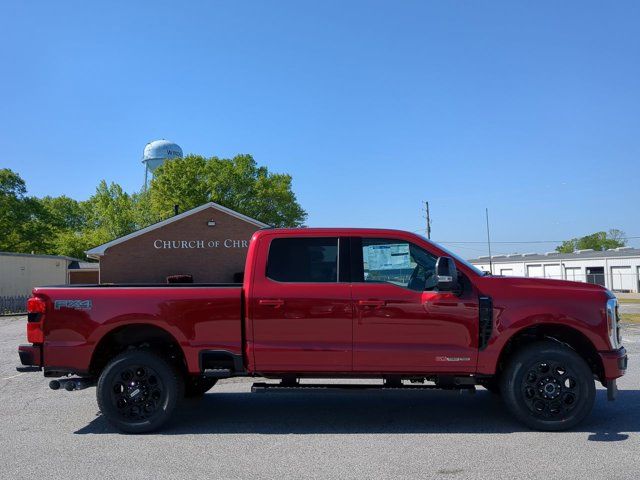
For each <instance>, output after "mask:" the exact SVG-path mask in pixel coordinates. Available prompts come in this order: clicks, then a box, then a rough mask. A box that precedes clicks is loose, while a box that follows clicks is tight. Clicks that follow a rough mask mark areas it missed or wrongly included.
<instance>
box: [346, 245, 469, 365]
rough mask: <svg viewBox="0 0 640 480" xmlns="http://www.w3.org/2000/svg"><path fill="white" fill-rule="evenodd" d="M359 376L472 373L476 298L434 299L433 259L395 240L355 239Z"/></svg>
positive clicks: (447, 295) (437, 296)
mask: <svg viewBox="0 0 640 480" xmlns="http://www.w3.org/2000/svg"><path fill="white" fill-rule="evenodd" d="M351 254H352V257H353V262H352V268H353V270H354V271H352V280H353V283H352V297H353V301H354V306H355V318H354V329H353V330H354V360H353V362H354V365H353V368H354V370H356V371H375V372H406V373H411V372H415V373H430V372H434V373H437V372H473V371H475V368H476V361H477V350H478V296H477V293H476V292H475V291H474V290H473V287H472V286H471V285H470V284H469V283H468V282H466V285H465V289H464V291H463V292H462V294H461V295H459V296H457V295H455V294H453V293H450V292H442V293H438V292H436V291H434V287H435V286H436V283H437V280H436V277H435V262H436V260H437V258H436V256H435V255H433V254H431V253H429V252H428V251H427V250H426V249H425V248H422V247H420V246H418V245H415V244H413V243H411V242H408V241H406V240H401V239H395V238H362V239H352V248H351Z"/></svg>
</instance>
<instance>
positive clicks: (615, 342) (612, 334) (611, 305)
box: [607, 298, 622, 350]
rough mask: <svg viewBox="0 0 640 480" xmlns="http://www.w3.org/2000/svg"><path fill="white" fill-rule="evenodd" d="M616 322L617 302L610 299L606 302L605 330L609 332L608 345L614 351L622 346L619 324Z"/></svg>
mask: <svg viewBox="0 0 640 480" xmlns="http://www.w3.org/2000/svg"><path fill="white" fill-rule="evenodd" d="M618 320H619V317H618V300H617V299H616V298H611V299H609V300H607V328H608V330H609V343H611V348H612V349H614V350H617V349H619V348H620V347H621V345H622V336H621V334H620V322H619V321H618Z"/></svg>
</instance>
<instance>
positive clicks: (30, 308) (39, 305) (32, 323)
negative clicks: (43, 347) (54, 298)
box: [27, 297, 47, 343]
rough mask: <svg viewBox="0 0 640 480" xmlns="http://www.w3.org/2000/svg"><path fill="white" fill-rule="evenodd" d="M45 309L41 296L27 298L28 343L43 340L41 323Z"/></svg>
mask: <svg viewBox="0 0 640 480" xmlns="http://www.w3.org/2000/svg"><path fill="white" fill-rule="evenodd" d="M46 310H47V304H46V303H45V301H44V300H42V299H41V298H38V297H31V298H30V299H29V300H27V341H29V342H30V343H43V342H44V331H43V329H42V325H43V323H44V313H45V311H46Z"/></svg>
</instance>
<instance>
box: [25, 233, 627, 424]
mask: <svg viewBox="0 0 640 480" xmlns="http://www.w3.org/2000/svg"><path fill="white" fill-rule="evenodd" d="M27 338H28V341H29V344H27V345H21V346H20V347H19V355H20V359H21V363H22V366H20V367H18V370H19V371H41V370H44V376H45V377H54V378H58V379H57V380H53V381H51V383H50V386H51V388H54V389H57V388H60V387H64V388H65V389H66V390H70V391H71V390H76V389H82V388H86V387H89V386H93V385H96V386H97V389H96V390H97V400H98V405H99V407H100V410H101V411H102V414H103V415H104V416H105V418H106V419H107V420H108V421H109V422H110V423H112V424H113V425H114V426H115V427H116V428H118V429H119V430H121V431H125V432H147V431H151V430H154V429H157V428H159V427H160V426H161V425H162V424H164V423H165V422H166V420H167V419H168V418H169V417H170V415H171V413H172V411H173V410H174V409H175V408H176V406H177V405H178V404H179V403H180V401H181V399H182V398H183V397H185V396H190V397H197V396H200V395H202V394H204V393H205V392H206V391H207V390H209V389H210V388H211V387H213V385H214V384H215V383H216V381H217V380H218V379H220V378H228V377H235V376H256V377H267V378H271V379H279V380H280V382H279V383H276V382H270V383H255V384H254V385H253V387H252V390H253V391H262V392H264V391H287V392H291V391H295V390H296V389H300V390H305V389H309V388H313V389H314V390H320V389H332V388H345V389H371V388H380V389H418V390H419V389H427V388H436V389H438V388H439V389H470V390H473V389H475V386H476V385H481V386H483V387H485V388H487V389H488V390H490V391H492V392H494V393H497V394H500V395H502V397H503V399H504V401H505V405H506V406H507V408H508V409H509V410H510V411H511V412H512V413H513V414H514V415H515V417H517V418H518V419H519V420H520V421H522V422H523V423H524V424H526V425H527V426H529V427H531V428H534V429H540V430H562V429H567V428H571V427H573V426H575V425H576V424H577V423H578V422H580V421H581V420H582V419H584V418H585V416H586V415H587V414H588V413H589V412H590V410H591V407H592V405H593V402H594V397H595V380H598V381H600V382H601V383H602V384H603V385H604V386H605V387H606V388H607V390H608V396H609V399H611V400H612V399H614V398H615V394H616V379H617V378H618V377H620V376H622V375H623V374H624V372H625V369H626V366H627V355H626V351H625V349H624V347H623V346H622V344H621V338H620V329H619V326H618V311H617V301H616V298H615V297H614V296H613V295H612V294H611V293H610V292H609V291H607V290H606V289H604V288H602V287H600V286H598V285H591V284H587V283H577V282H568V281H561V280H548V279H534V278H505V277H499V276H492V275H487V274H486V273H484V272H481V271H479V270H477V269H476V268H475V267H474V266H472V265H470V264H468V263H467V262H465V261H464V260H462V259H460V258H457V257H455V256H454V255H453V254H451V253H450V252H448V251H446V250H445V249H443V248H441V247H439V246H437V245H435V244H434V243H432V242H430V241H428V240H426V239H425V238H423V237H420V236H418V235H415V234H411V233H407V232H402V231H396V230H378V229H316V228H309V229H263V230H260V231H258V232H256V233H255V234H254V235H253V237H252V239H251V243H250V246H249V251H248V256H247V262H246V268H245V274H244V283H243V284H237V285H236V284H213V285H200V284H171V285H144V284H134V285H85V286H60V287H41V288H36V289H34V291H33V296H32V297H31V298H30V299H29V301H28V322H27ZM304 378H306V379H322V378H342V379H350V378H359V379H363V378H364V379H371V384H362V383H355V384H354V383H353V382H351V383H349V382H343V384H336V383H335V382H333V383H331V384H322V383H319V384H318V383H316V384H310V383H308V382H310V380H305V381H304V382H302V383H300V379H304Z"/></svg>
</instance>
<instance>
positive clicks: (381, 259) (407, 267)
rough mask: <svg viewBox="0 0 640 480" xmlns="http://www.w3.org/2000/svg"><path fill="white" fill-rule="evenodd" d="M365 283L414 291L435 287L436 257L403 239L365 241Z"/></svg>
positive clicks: (372, 239) (363, 240) (363, 259)
mask: <svg viewBox="0 0 640 480" xmlns="http://www.w3.org/2000/svg"><path fill="white" fill-rule="evenodd" d="M362 261H363V268H364V281H365V282H386V283H393V284H394V285H398V286H400V287H404V288H410V289H411V290H416V291H422V290H431V289H433V288H434V287H435V286H436V283H437V281H436V275H435V267H436V258H435V257H434V256H433V255H431V254H430V253H428V252H427V251H426V250H424V249H422V248H420V247H418V246H416V245H414V244H412V243H409V242H405V241H403V240H390V239H384V238H363V239H362Z"/></svg>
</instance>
